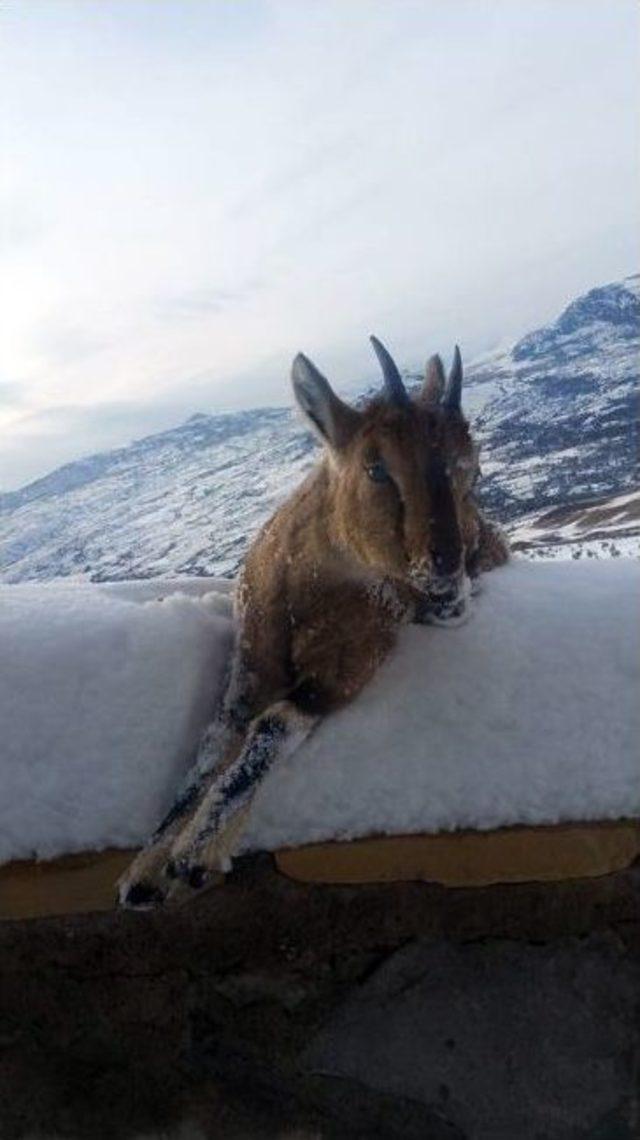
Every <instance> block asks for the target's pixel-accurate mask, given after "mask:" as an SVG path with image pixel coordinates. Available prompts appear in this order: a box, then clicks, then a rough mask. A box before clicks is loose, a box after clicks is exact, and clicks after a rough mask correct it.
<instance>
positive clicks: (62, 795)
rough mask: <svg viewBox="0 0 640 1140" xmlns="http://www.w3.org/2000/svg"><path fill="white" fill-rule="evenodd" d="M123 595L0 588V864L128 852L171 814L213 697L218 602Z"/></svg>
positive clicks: (223, 632)
mask: <svg viewBox="0 0 640 1140" xmlns="http://www.w3.org/2000/svg"><path fill="white" fill-rule="evenodd" d="M132 585H133V591H132V593H131V597H130V598H127V596H126V588H125V587H123V586H122V585H120V586H117V587H116V586H112V587H108V588H104V589H103V588H101V587H96V586H92V585H88V584H87V585H85V584H79V583H76V584H73V585H67V584H57V583H55V584H47V585H36V584H26V585H20V586H4V587H0V645H2V656H1V658H0V724H1V725H2V747H1V751H0V783H1V786H2V800H1V802H0V862H3V861H5V860H8V859H12V858H31V857H33V856H37V857H39V858H42V857H50V856H54V855H58V854H61V853H63V852H73V851H82V850H84V849H94V848H97V849H101V848H103V847H108V846H116V847H128V846H132V845H135V844H137V843H139V842H140V841H141V840H142V839H143V838H144V836H145V835H147V834H148V833H149V832H150V831H151V830H152V829H153V827H154V825H155V824H156V823H157V821H158V818H159V817H160V816H161V815H162V814H163V812H164V811H165V810H166V809H167V808H168V806H169V803H170V801H171V799H172V796H173V789H174V788H175V786H176V784H177V783H178V782H179V780H180V778H181V775H182V772H183V771H184V768H185V765H186V763H187V761H188V760H189V758H190V756H191V755H192V753H193V751H194V749H195V746H196V744H197V742H198V739H199V737H200V733H201V731H202V729H203V727H204V725H205V724H206V723H207V721H208V719H209V718H210V716H211V713H212V712H213V709H214V707H215V704H216V701H217V698H218V695H219V691H220V687H221V684H222V680H223V674H224V670H225V666H226V661H227V656H228V653H229V648H230V642H231V636H232V624H231V620H230V616H229V600H228V597H227V596H226V595H225V594H223V593H218V592H214V590H215V588H216V586H217V583H215V582H213V583H212V582H209V583H208V584H203V583H202V582H201V581H200V582H199V583H195V582H193V583H191V584H190V588H191V590H192V591H193V596H187V595H186V594H184V593H178V592H176V593H171V590H172V589H173V588H174V586H175V583H171V585H170V586H169V585H168V584H166V583H165V590H164V593H165V595H166V597H165V600H164V601H157V600H150V601H146V600H144V593H145V591H144V587H145V586H146V587H147V588H148V585H149V584H147V583H134V584H132ZM155 585H156V591H157V584H155ZM196 585H198V586H199V589H200V594H201V596H200V597H198V596H197V594H196V591H195V589H194V587H195V586H196ZM120 595H122V596H120ZM136 598H139V599H140V600H134V599H136Z"/></svg>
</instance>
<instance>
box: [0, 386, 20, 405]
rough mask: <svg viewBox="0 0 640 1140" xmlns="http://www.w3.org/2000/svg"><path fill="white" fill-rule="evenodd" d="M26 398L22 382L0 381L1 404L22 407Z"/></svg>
mask: <svg viewBox="0 0 640 1140" xmlns="http://www.w3.org/2000/svg"><path fill="white" fill-rule="evenodd" d="M24 400H25V391H24V388H23V387H22V385H21V384H12V383H9V382H8V381H0V406H1V405H4V406H5V407H13V408H15V407H20V406H21V405H22V404H23V403H24Z"/></svg>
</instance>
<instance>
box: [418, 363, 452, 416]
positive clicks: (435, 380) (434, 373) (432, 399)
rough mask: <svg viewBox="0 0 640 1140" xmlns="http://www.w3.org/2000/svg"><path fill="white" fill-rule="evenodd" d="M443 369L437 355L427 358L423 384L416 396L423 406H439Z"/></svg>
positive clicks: (442, 385) (441, 393) (442, 389)
mask: <svg viewBox="0 0 640 1140" xmlns="http://www.w3.org/2000/svg"><path fill="white" fill-rule="evenodd" d="M444 384H445V380H444V368H443V366H442V361H441V359H440V357H439V356H438V354H437V353H436V354H435V356H431V357H429V359H428V360H427V367H426V369H425V374H424V384H423V385H422V388H421V389H420V392H419V394H418V399H419V400H420V402H421V403H423V404H439V403H440V401H441V399H442V395H443V393H444Z"/></svg>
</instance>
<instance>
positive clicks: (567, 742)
mask: <svg viewBox="0 0 640 1140" xmlns="http://www.w3.org/2000/svg"><path fill="white" fill-rule="evenodd" d="M639 584H640V567H639V566H638V565H637V564H636V563H634V562H631V561H627V560H623V559H620V560H618V561H612V562H592V563H589V564H586V565H585V564H576V563H569V564H566V563H559V564H553V563H546V564H545V563H538V564H535V563H529V562H524V561H523V562H515V563H514V564H512V565H511V566H509V567H506V568H504V569H503V570H498V571H494V572H493V573H492V574H490V575H488V576H487V577H486V578H485V579H484V589H483V592H482V594H481V595H480V597H479V598H478V599H477V600H476V602H475V607H474V613H473V617H472V618H471V620H470V621H469V622H468V623H467V624H466V625H464V626H462V627H460V628H457V629H438V628H427V627H418V626H413V627H409V628H407V629H405V630H403V631H402V634H401V637H400V641H399V645H398V648H397V651H396V652H395V654H394V655H393V657H392V658H391V659H390V660H389V661H388V662H387V663H386V664H385V665H384V666H383V667H382V669H381V670H380V671H379V673H378V674H377V676H376V677H375V678H374V680H373V682H372V683H371V684H370V685H369V687H368V688H367V689H366V690H365V692H364V693H362V694H361V696H360V697H359V699H358V700H357V701H356V702H355V703H354V704H353V705H351V706H350V707H349V708H347V709H345V710H343V711H342V712H340V713H337V714H335V715H333V716H332V717H330V718H328V719H327V720H326V721H325V722H324V723H323V724H322V725H321V726H320V727H319V728H318V730H317V731H316V733H315V735H314V736H313V737H312V738H311V739H310V741H309V742H308V743H307V744H306V745H305V746H304V748H302V749H301V750H300V752H299V753H297V754H296V755H295V756H294V757H292V758H291V759H290V760H289V761H287V762H285V763H284V764H283V765H282V767H281V768H280V769H279V770H276V771H274V772H273V773H272V774H271V775H270V776H269V778H268V779H267V781H266V782H265V784H264V786H263V787H262V789H261V790H260V791H259V793H258V795H257V798H256V801H255V809H254V812H253V815H252V822H251V827H250V831H249V833H248V835H247V838H246V842H245V848H248V849H251V848H266V849H272V848H275V847H279V846H285V845H289V844H297V843H302V842H312V841H318V840H322V839H326V838H328V837H332V836H333V837H338V838H347V837H355V836H362V835H367V834H371V833H386V832H388V833H403V832H413V831H438V830H451V829H455V828H458V827H475V828H492V827H497V826H500V825H509V824H516V823H554V822H558V821H560V820H580V819H584V820H588V819H616V818H619V817H625V816H632V815H636V816H640V753H639V749H638V740H640V709H639V703H638V701H637V693H638V691H639V690H638V681H639V680H640V677H639V672H640V628H639V623H638V620H637V592H638V585H639ZM226 588H227V587H226V583H225V584H224V585H222V586H221V585H220V584H219V583H216V582H215V581H211V582H206V581H202V580H198V581H197V582H194V581H193V580H191V581H189V582H188V589H189V590H190V591H191V595H190V596H187V595H186V594H185V593H184V592H180V591H182V590H184V583H175V582H171V583H163V582H158V581H157V580H156V581H153V582H149V583H141V584H137V583H134V584H132V585H131V586H129V585H125V584H122V583H118V584H117V585H105V586H99V587H98V586H90V585H80V584H77V585H68V586H66V585H44V586H42V585H31V586H30V585H24V586H5V587H0V639H1V640H0V644H1V645H2V659H1V661H0V718H1V724H2V733H3V735H2V753H1V758H0V779H1V781H2V802H1V804H0V859H5V860H6V859H9V858H15V857H26V856H30V855H33V854H36V855H38V856H50V855H54V854H58V853H60V852H63V851H75V850H79V849H81V848H102V847H106V846H110V845H116V846H128V845H133V844H136V843H138V842H140V841H141V840H142V839H143V838H144V837H145V836H146V834H147V833H148V832H149V831H150V830H151V828H152V827H153V825H154V823H155V822H156V820H157V819H158V818H159V817H160V816H161V815H162V813H163V811H164V810H165V808H166V807H167V805H168V803H169V802H170V800H171V798H172V795H173V792H174V790H175V788H176V787H177V785H178V783H179V781H180V778H181V776H182V773H183V771H184V769H185V766H186V764H187V761H188V758H189V756H190V755H191V754H192V752H193V748H194V745H195V742H196V740H197V737H198V734H199V731H200V729H201V728H202V726H203V724H204V723H205V721H206V719H207V717H208V716H209V715H210V713H211V710H212V708H213V705H214V701H215V698H216V694H217V693H218V690H219V686H220V679H221V675H222V671H223V667H224V662H225V659H226V655H227V653H228V649H229V644H230V630H231V625H230V620H229V598H228V594H225V593H223V592H222V591H223V590H224V589H226ZM159 594H164V600H163V601H162V602H160V601H158V600H154V599H156V598H157V597H158V595H159Z"/></svg>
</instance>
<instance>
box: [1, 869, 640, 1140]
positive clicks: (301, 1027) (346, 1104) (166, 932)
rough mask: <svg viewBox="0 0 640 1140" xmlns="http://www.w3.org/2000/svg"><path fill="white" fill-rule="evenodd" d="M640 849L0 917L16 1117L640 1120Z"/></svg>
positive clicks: (330, 1131)
mask: <svg viewBox="0 0 640 1140" xmlns="http://www.w3.org/2000/svg"><path fill="white" fill-rule="evenodd" d="M639 1085H640V866H636V867H635V868H632V869H631V870H629V871H626V872H619V873H617V874H615V875H609V876H604V877H602V878H598V879H591V880H580V881H574V882H569V883H554V884H544V885H543V884H525V885H510V886H502V887H496V886H493V887H485V888H475V889H456V890H452V889H447V888H442V887H435V886H429V885H425V884H412V883H404V884H387V885H384V886H366V887H364V886H361V887H330V886H312V885H302V884H296V883H293V882H290V881H289V880H287V879H286V878H284V876H282V875H280V874H278V873H276V872H275V870H274V868H273V865H272V862H271V860H270V859H269V858H267V857H262V858H259V859H255V858H254V859H250V860H244V861H240V863H239V864H238V867H237V869H236V870H234V873H233V874H232V875H231V876H230V878H229V879H228V880H227V882H226V884H225V886H224V888H221V889H219V890H216V891H213V892H211V893H210V894H209V895H208V896H205V897H203V898H202V899H200V900H198V901H197V902H196V903H194V905H193V906H192V907H191V908H189V909H183V910H179V911H175V912H168V913H162V912H159V913H148V914H130V913H115V912H114V913H107V914H101V915H89V916H76V917H73V918H66V919H40V920H30V921H23V922H6V923H2V924H0V1137H1V1138H2V1140H18V1138H19V1137H27V1136H29V1137H32V1136H34V1135H39V1136H58V1135H59V1136H67V1137H73V1138H74V1140H76V1138H80V1137H81V1138H83V1140H84V1138H85V1137H87V1138H88V1137H91V1138H99V1140H103V1138H104V1140H112V1138H113V1140H120V1138H122V1140H127V1138H128V1137H134V1136H140V1135H141V1134H150V1133H152V1132H153V1131H154V1130H155V1131H156V1132H157V1131H158V1130H159V1129H169V1128H171V1127H173V1126H177V1124H179V1122H184V1121H187V1120H188V1121H191V1122H193V1123H194V1126H196V1127H197V1130H198V1134H199V1135H202V1136H206V1137H218V1136H219V1137H224V1138H225V1140H233V1138H240V1137H246V1138H247V1140H259V1138H260V1137H265V1138H266V1137H273V1138H274V1140H275V1138H276V1137H284V1136H287V1135H292V1134H293V1133H294V1132H296V1130H297V1132H296V1134H297V1135H300V1131H299V1130H304V1131H305V1134H306V1135H310V1136H313V1137H327V1138H330V1137H332V1138H336V1140H337V1138H344V1140H347V1138H348V1137H352V1136H353V1137H355V1136H360V1137H367V1138H370V1140H373V1138H374V1137H389V1138H398V1140H400V1138H403V1140H414V1138H416V1140H417V1138H420V1140H430V1138H432V1137H433V1138H434V1140H439V1138H443V1140H444V1138H448V1140H632V1138H634V1137H638V1136H640V1092H639Z"/></svg>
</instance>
